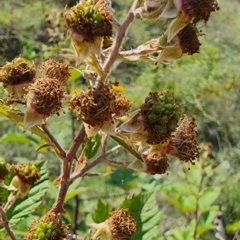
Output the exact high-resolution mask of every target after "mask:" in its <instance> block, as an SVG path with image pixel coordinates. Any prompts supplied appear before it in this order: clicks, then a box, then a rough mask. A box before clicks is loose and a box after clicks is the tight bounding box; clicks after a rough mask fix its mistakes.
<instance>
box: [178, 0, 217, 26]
mask: <svg viewBox="0 0 240 240" xmlns="http://www.w3.org/2000/svg"><path fill="white" fill-rule="evenodd" d="M174 2H175V5H176V7H177V9H178V11H181V12H182V13H183V14H184V15H186V16H188V18H189V19H190V20H191V22H192V23H193V24H194V25H196V24H197V23H198V22H204V23H207V22H208V20H209V18H210V16H211V13H213V12H215V11H218V10H219V6H218V2H217V0H175V1H174Z"/></svg>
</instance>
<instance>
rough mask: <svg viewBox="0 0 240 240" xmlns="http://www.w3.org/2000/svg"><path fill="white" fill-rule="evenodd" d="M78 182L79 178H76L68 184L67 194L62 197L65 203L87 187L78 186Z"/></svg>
mask: <svg viewBox="0 0 240 240" xmlns="http://www.w3.org/2000/svg"><path fill="white" fill-rule="evenodd" d="M80 182H81V179H77V180H76V181H74V182H73V183H72V184H71V185H70V187H69V188H68V192H67V195H66V197H65V199H64V202H65V203H66V202H67V201H69V200H70V199H72V198H74V197H75V196H77V195H79V194H80V193H83V192H85V191H86V190H87V189H88V188H87V187H80Z"/></svg>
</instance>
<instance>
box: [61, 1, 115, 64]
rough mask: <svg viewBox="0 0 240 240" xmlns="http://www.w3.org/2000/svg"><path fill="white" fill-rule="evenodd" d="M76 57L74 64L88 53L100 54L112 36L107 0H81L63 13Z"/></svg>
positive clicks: (79, 61)
mask: <svg viewBox="0 0 240 240" xmlns="http://www.w3.org/2000/svg"><path fill="white" fill-rule="evenodd" d="M64 19H65V23H66V26H67V29H68V32H69V34H70V35H71V39H72V45H73V48H74V51H75V54H76V57H77V62H76V66H78V65H79V64H80V63H81V62H82V61H84V60H85V59H86V58H87V57H89V55H90V54H96V55H97V56H100V55H101V54H102V49H103V44H104V48H106V47H108V45H109V43H110V42H111V41H108V43H107V44H106V39H110V38H111V36H112V12H111V9H110V6H109V1H107V0H98V1H97V0H87V1H86V0H83V1H81V2H80V3H78V4H77V5H76V6H74V7H72V8H71V9H70V10H68V11H66V13H65V14H64Z"/></svg>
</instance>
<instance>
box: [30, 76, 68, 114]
mask: <svg viewBox="0 0 240 240" xmlns="http://www.w3.org/2000/svg"><path fill="white" fill-rule="evenodd" d="M63 97H64V88H63V86H62V84H61V83H60V82H59V81H58V80H56V79H52V78H47V77H46V78H38V79H36V81H35V82H34V84H32V85H31V86H30V87H29V92H28V94H27V96H26V98H27V106H28V108H32V109H33V111H35V112H36V114H41V115H44V116H50V115H51V114H54V113H57V112H58V111H59V110H60V109H61V107H62V100H63Z"/></svg>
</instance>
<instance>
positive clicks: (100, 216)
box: [92, 199, 112, 223]
mask: <svg viewBox="0 0 240 240" xmlns="http://www.w3.org/2000/svg"><path fill="white" fill-rule="evenodd" d="M111 210H112V209H111V207H110V205H109V204H107V203H106V204H105V203H103V202H102V201H101V200H100V199H99V200H98V203H97V208H96V210H95V213H94V214H93V216H92V219H93V221H94V222H95V223H102V222H104V221H105V220H106V219H108V218H109V212H111Z"/></svg>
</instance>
